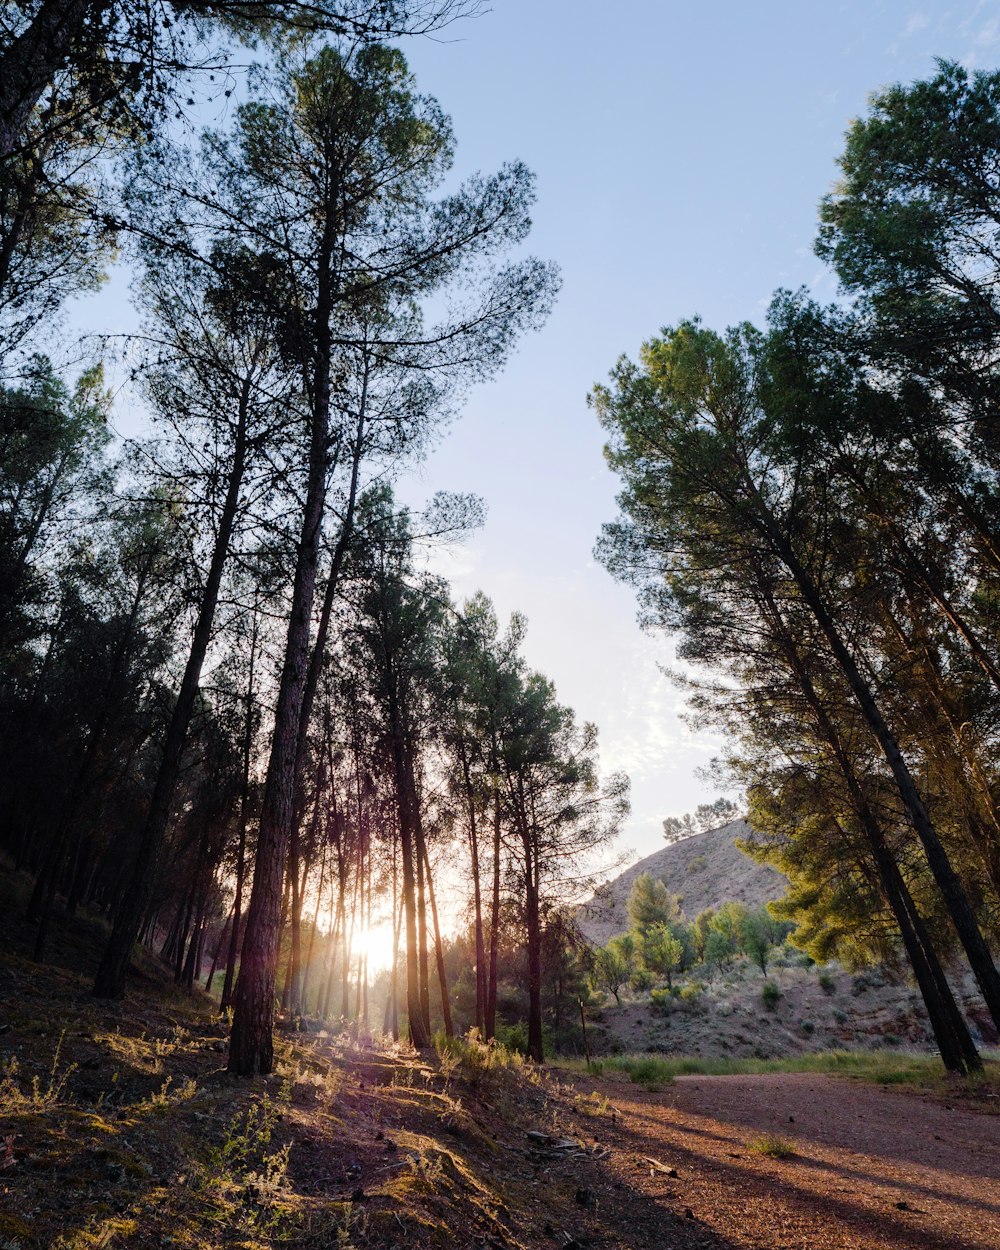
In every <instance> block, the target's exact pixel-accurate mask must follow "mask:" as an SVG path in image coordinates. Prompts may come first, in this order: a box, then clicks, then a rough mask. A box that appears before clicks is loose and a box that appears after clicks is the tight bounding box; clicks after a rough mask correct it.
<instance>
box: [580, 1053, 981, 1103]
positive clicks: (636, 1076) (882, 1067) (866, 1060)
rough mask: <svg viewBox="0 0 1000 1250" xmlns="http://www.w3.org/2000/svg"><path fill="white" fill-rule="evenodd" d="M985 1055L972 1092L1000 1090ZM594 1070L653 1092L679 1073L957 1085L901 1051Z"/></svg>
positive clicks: (618, 1063)
mask: <svg viewBox="0 0 1000 1250" xmlns="http://www.w3.org/2000/svg"><path fill="white" fill-rule="evenodd" d="M983 1058H984V1061H985V1064H986V1067H985V1070H984V1071H983V1072H982V1073H981V1074H977V1075H975V1076H970V1077H966V1078H964V1079H963V1080H962V1081H961V1086H962V1088H965V1089H968V1090H969V1091H970V1092H982V1093H987V1092H991V1091H993V1092H998V1093H1000V1053H998V1052H995V1051H991V1052H988V1053H984V1055H983ZM565 1066H567V1067H570V1068H580V1069H582V1068H583V1064H582V1063H581V1062H580V1061H566V1063H565ZM590 1070H591V1071H592V1072H593V1073H595V1074H598V1075H599V1074H600V1073H601V1072H623V1073H625V1075H627V1076H628V1077H629V1078H630V1079H631V1080H632V1081H633V1082H634V1083H635V1084H636V1085H641V1086H643V1087H644V1088H645V1089H650V1090H656V1089H659V1088H661V1087H662V1086H664V1085H669V1084H670V1082H671V1081H672V1080H673V1079H674V1078H675V1077H678V1076H754V1075H758V1074H763V1073H768V1072H815V1073H818V1074H825V1075H829V1076H845V1077H852V1078H854V1079H855V1080H860V1081H867V1082H869V1083H871V1084H875V1085H913V1086H919V1087H921V1088H937V1087H940V1088H942V1089H950V1088H953V1087H954V1086H955V1083H956V1078H954V1077H950V1076H949V1075H948V1074H947V1073H946V1072H945V1070H944V1068H943V1066H942V1064H941V1060H940V1059H939V1058H937V1057H936V1056H934V1055H926V1054H917V1053H915V1052H913V1051H899V1050H878V1051H860V1050H856V1051H849V1050H829V1051H820V1052H818V1053H816V1054H807V1055H795V1056H792V1057H789V1058H786V1059H702V1058H699V1057H696V1056H677V1057H676V1058H675V1057H668V1056H663V1055H611V1056H608V1057H607V1058H602V1059H599V1060H594V1062H593V1063H592V1064H591V1068H590Z"/></svg>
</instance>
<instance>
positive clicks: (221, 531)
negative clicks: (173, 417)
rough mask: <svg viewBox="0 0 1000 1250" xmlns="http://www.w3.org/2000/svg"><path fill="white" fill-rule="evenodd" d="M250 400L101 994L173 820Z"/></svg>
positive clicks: (138, 915)
mask: <svg viewBox="0 0 1000 1250" xmlns="http://www.w3.org/2000/svg"><path fill="white" fill-rule="evenodd" d="M249 405H250V383H249V381H246V382H244V385H243V390H242V394H241V396H240V402H239V414H238V420H237V430H236V438H235V441H234V445H233V463H232V468H231V471H230V474H229V480H228V482H227V484H226V497H225V500H224V502H223V505H222V511H221V513H220V515H219V528H218V531H217V533H216V536H215V545H214V547H213V549H212V559H211V562H210V564H209V570H208V576H207V578H206V579H205V587H204V590H203V591H202V596H201V604H200V606H199V608H198V619H197V621H196V623H195V628H194V634H193V635H192V639H191V650H190V652H189V653H188V659H187V663H186V664H185V666H184V676H183V677H182V679H181V687H180V690H179V691H178V694H177V701H176V702H175V704H174V708H173V712H172V713H171V716H170V724H169V725H168V727H167V734H166V738H165V740H164V743H163V756H162V758H161V760H160V767H159V770H158V772H157V775H156V782H155V784H154V786H153V794H152V797H151V798H150V802H149V809H148V811H147V813H146V820H145V822H144V824H143V827H142V832H141V834H140V836H139V845H138V849H137V851H136V856H135V859H134V861H133V867H132V872H131V879H130V881H129V885H128V888H127V889H126V890H125V892H124V894H123V896H122V897H121V899H120V903H119V907H118V911H117V913H116V916H115V923H114V927H113V928H112V930H111V935H110V937H109V939H108V943H107V946H106V947H105V950H104V955H103V957H102V959H101V963H100V967H99V968H98V970H97V977H96V979H95V981H94V993H95V994H96V995H97V996H98V997H100V998H120V997H121V996H122V994H124V992H125V974H126V972H127V970H128V962H129V960H130V959H131V957H132V948H133V947H134V945H135V941H136V938H137V937H138V935H139V929H140V928H141V926H142V918H143V916H144V915H145V913H146V909H147V907H148V906H149V900H150V897H151V895H152V892H153V884H154V882H155V881H156V868H157V859H158V857H159V853H160V848H161V846H162V844H163V837H164V834H165V833H166V830H167V825H168V824H169V823H170V813H171V807H172V804H173V797H174V790H175V788H176V785H177V778H178V776H179V775H180V769H181V757H182V755H183V753H184V745H185V743H186V742H187V735H188V728H189V726H190V724H191V717H192V715H193V713H194V706H195V700H196V698H197V695H198V684H199V682H200V681H201V670H202V666H203V665H204V663H205V655H206V653H207V651H208V645H209V642H210V641H211V638H212V629H213V625H214V622H215V610H216V607H217V605H218V602H219V590H220V588H221V586H222V574H223V571H224V569H225V565H226V560H227V559H228V556H229V545H230V542H231V541H232V536H233V529H234V527H235V524H236V515H237V510H238V508H239V498H240V488H241V487H242V484H243V476H244V473H245V470H246V454H247V423H248V417H249Z"/></svg>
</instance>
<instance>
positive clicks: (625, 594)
mask: <svg viewBox="0 0 1000 1250" xmlns="http://www.w3.org/2000/svg"><path fill="white" fill-rule="evenodd" d="M404 50H405V52H406V55H407V57H408V59H409V62H410V65H411V68H412V69H413V71H414V73H415V75H416V78H417V83H418V86H419V88H420V89H421V90H422V91H424V92H426V93H429V94H431V95H434V96H436V97H437V99H438V100H439V101H440V103H441V105H442V107H443V108H444V109H445V110H446V111H447V112H448V113H449V114H450V115H451V117H452V120H453V123H454V128H455V133H456V137H457V153H456V167H455V173H456V176H466V175H468V174H471V173H473V172H475V171H477V170H482V171H484V172H486V171H490V170H493V169H495V168H496V167H497V166H498V165H499V164H500V163H501V162H503V161H505V160H512V159H519V160H523V161H524V162H526V163H527V165H528V166H529V167H530V168H531V169H533V170H534V172H535V174H536V176H537V192H538V200H537V204H536V206H535V210H534V212H533V220H534V228H533V231H532V234H531V239H530V242H529V249H528V250H530V251H532V252H533V253H535V254H536V255H538V256H541V257H544V258H546V259H551V260H554V261H556V262H557V263H558V265H559V266H560V268H561V271H562V279H563V285H562V290H561V293H560V296H559V299H558V302H557V304H556V307H555V309H554V311H553V313H552V315H551V317H550V318H549V320H548V322H547V324H546V326H545V327H544V329H543V330H541V331H540V332H538V333H536V334H534V335H532V336H530V337H529V338H527V339H525V340H523V342H522V343H521V345H520V348H519V350H518V352H517V353H516V355H515V356H514V358H513V359H512V360H511V361H510V363H509V364H508V366H507V367H506V369H505V370H504V372H503V373H502V375H501V376H500V377H499V378H498V379H496V380H495V381H492V382H490V383H489V384H487V385H484V386H481V387H479V388H478V389H476V390H475V391H473V392H472V394H471V396H470V398H469V400H468V403H467V405H466V407H465V410H464V411H463V413H462V414H461V416H460V417H459V419H458V420H457V421H456V422H455V424H454V425H453V426H452V427H451V428H450V430H449V431H448V433H447V435H446V437H444V438H443V439H442V441H441V442H440V444H439V446H438V447H437V448H436V449H435V450H434V451H433V452H432V453H431V454H430V455H429V456H428V457H427V458H426V460H425V461H424V462H423V464H422V465H420V466H419V468H418V469H416V470H414V471H411V472H410V473H409V474H408V475H407V477H406V478H405V479H404V481H403V482H401V483H400V488H399V493H400V495H401V496H402V498H403V499H404V500H405V501H407V502H409V503H411V504H415V505H419V504H420V503H421V502H422V501H424V500H425V499H427V498H429V497H430V496H431V495H432V494H433V493H435V492H436V491H439V490H452V491H462V492H470V491H471V492H475V493H476V494H479V495H480V496H482V498H483V499H484V500H485V502H486V504H487V507H488V519H487V522H486V524H485V526H484V527H483V529H482V530H481V531H480V532H479V533H478V534H476V535H475V536H474V537H473V538H472V539H471V540H469V541H467V542H466V543H465V544H464V545H463V546H461V547H458V548H455V549H452V550H451V551H450V552H449V553H448V554H446V555H442V556H440V557H439V568H440V571H441V572H443V573H445V574H446V575H447V576H448V577H449V579H450V580H451V582H452V585H453V588H454V591H455V594H456V596H457V597H458V598H464V597H467V596H468V595H471V594H472V593H473V592H474V591H475V590H477V589H482V590H484V591H485V592H486V593H487V594H488V595H489V596H490V597H491V598H492V599H493V601H494V603H495V604H496V606H497V609H498V611H499V613H500V614H501V618H503V617H505V616H507V615H508V614H509V613H510V612H512V611H514V610H517V611H521V612H523V613H524V614H525V615H526V616H527V618H528V635H527V639H526V643H525V654H526V656H527V659H528V662H529V663H530V664H531V665H532V667H534V668H537V669H539V670H540V671H542V672H543V673H545V674H546V675H547V676H548V677H550V678H551V679H552V680H553V681H554V682H555V684H556V688H557V691H558V695H559V698H560V700H561V701H562V702H564V703H568V704H569V705H571V706H572V707H574V708H575V709H576V711H577V714H578V716H579V717H580V718H581V719H583V720H589V721H594V722H595V723H596V724H597V725H598V726H599V728H600V740H601V759H602V765H603V766H604V767H605V768H608V769H624V770H625V771H627V772H628V773H629V774H630V776H631V779H632V804H633V811H632V816H631V818H630V820H629V822H628V824H627V826H626V828H625V830H624V833H623V836H622V838H621V840H620V843H619V846H618V848H617V849H618V850H619V851H629V852H631V854H632V857H638V856H644V855H648V854H650V853H651V852H652V851H654V850H656V849H658V847H659V846H662V821H663V818H664V817H665V816H668V815H679V814H681V813H683V812H685V811H690V810H692V809H693V808H694V807H695V806H696V805H697V804H698V803H701V802H705V801H707V800H709V799H712V798H715V797H716V796H717V795H718V794H719V792H720V791H719V787H718V786H717V785H716V784H713V783H712V782H710V781H708V780H705V779H704V778H702V777H701V776H700V775H699V770H700V769H703V768H704V767H705V766H706V765H708V764H709V763H710V761H711V760H712V758H713V757H714V756H716V755H718V754H719V752H720V751H721V750H722V748H723V746H724V744H723V743H722V742H721V741H720V740H718V739H717V738H714V737H713V736H712V735H711V734H709V733H706V732H705V731H700V732H695V731H693V730H692V729H690V728H689V727H688V726H687V725H686V724H685V722H684V720H683V710H684V708H683V700H684V696H683V693H682V692H680V691H679V690H678V689H676V687H675V686H674V685H673V684H672V683H671V681H670V680H669V678H668V677H667V676H666V675H665V674H664V673H663V672H662V670H661V666H664V665H665V666H669V665H670V664H671V663H672V659H673V653H672V648H671V644H670V640H669V639H666V638H663V637H662V636H661V637H647V636H645V635H643V634H642V633H641V632H640V630H639V628H638V626H637V624H636V622H635V601H634V597H633V594H632V592H631V591H630V590H628V588H626V587H623V586H620V585H618V584H617V583H615V582H614V581H613V580H612V578H611V577H610V575H609V574H608V573H607V572H606V571H605V570H604V569H603V568H602V567H601V566H600V565H598V564H597V563H596V562H595V560H594V558H593V554H592V553H593V546H594V543H595V541H596V539H597V537H598V534H599V532H600V528H601V525H602V524H603V523H605V522H608V521H610V520H612V519H613V518H614V516H615V511H616V508H615V491H616V483H615V479H614V477H613V476H612V474H611V473H610V471H609V470H608V469H607V467H606V466H605V463H604V460H603V457H602V434H601V430H600V428H599V426H598V424H597V421H596V418H595V417H594V414H593V413H592V412H591V411H590V410H589V409H588V407H587V402H586V400H587V394H588V392H589V390H590V389H591V387H592V386H593V385H594V384H595V383H596V382H600V381H603V380H604V379H605V378H606V377H607V374H608V371H609V370H610V369H611V367H612V366H613V365H614V363H615V360H616V359H617V358H618V357H619V356H620V355H621V354H622V353H625V354H628V355H634V354H635V353H636V352H637V350H638V348H639V346H640V345H641V343H642V342H643V340H644V339H646V338H649V337H650V336H652V335H654V334H656V333H657V332H658V331H659V330H660V329H661V328H662V327H664V326H667V325H671V324H674V323H676V322H677V321H678V320H679V319H681V318H683V317H688V316H691V315H693V314H700V315H701V317H702V318H703V320H704V321H705V323H706V324H707V325H709V326H711V327H714V328H717V329H721V328H723V327H725V326H726V325H730V324H733V323H735V322H739V321H743V320H751V321H758V322H759V321H760V320H761V319H762V317H763V315H764V312H765V309H766V307H767V304H768V302H769V300H770V297H771V295H772V293H773V292H774V291H775V290H776V289H777V288H779V287H791V288H795V287H799V286H803V285H804V286H808V287H809V288H810V289H811V290H812V292H813V294H814V295H815V296H816V297H817V298H819V299H821V300H829V299H832V298H834V297H835V296H836V293H837V292H836V286H835V283H834V281H833V279H832V278H831V276H830V274H829V273H828V272H827V271H826V270H825V269H824V267H823V266H822V265H821V263H820V262H819V261H818V260H817V258H816V257H815V255H814V254H813V251H812V244H813V239H814V236H815V231H816V222H817V207H818V204H819V201H820V199H821V197H822V196H823V195H824V194H825V193H826V192H828V191H829V190H830V189H831V188H832V186H833V184H834V182H835V180H836V176H837V168H836V159H837V156H838V154H839V152H840V151H841V149H842V147H843V138H844V133H845V131H846V129H847V126H848V125H849V123H850V121H851V119H852V118H855V117H858V116H860V115H862V114H863V113H864V111H865V108H866V101H867V99H868V97H869V95H870V93H871V92H873V91H875V90H877V89H878V88H879V87H882V86H886V85H888V84H890V83H893V82H898V81H903V82H906V81H911V80H914V79H917V78H924V77H928V76H930V75H931V74H933V72H934V69H935V66H934V58H935V57H943V58H947V59H954V60H958V61H961V62H963V63H964V64H966V65H968V66H970V67H973V68H989V69H992V68H995V67H997V66H1000V10H998V8H997V6H996V5H995V4H988V3H981V2H978V0H977V2H971V0H966V2H956V3H953V4H949V3H946V2H939V3H935V4H924V5H917V6H915V5H913V4H910V3H898V2H897V3H894V2H892V0H882V2H879V0H849V2H845V3H840V4H837V3H824V4H820V3H809V2H807V3H803V0H756V3H753V4H748V3H746V0H703V2H702V3H700V4H693V3H691V2H690V0H684V2H681V0H659V2H655V0H619V3H618V4H616V5H609V4H607V3H606V2H605V3H600V4H598V3H595V2H593V0H533V2H531V0H493V5H492V8H491V9H490V10H488V11H486V12H484V13H483V14H482V16H480V17H478V18H476V19H475V20H467V21H464V22H461V23H459V24H457V25H455V26H453V27H451V28H449V29H448V30H446V31H445V32H443V33H442V34H441V35H439V36H438V37H437V38H434V39H429V38H423V39H416V40H409V41H407V42H406V44H405V49H404ZM122 290H123V287H122V283H121V279H118V280H116V281H115V282H113V283H112V284H111V286H110V287H109V289H108V290H107V291H106V292H105V293H104V294H103V295H102V296H100V297H97V299H95V300H93V301H92V302H91V303H90V304H89V305H88V306H86V308H81V309H80V310H78V311H77V313H76V314H75V317H76V318H77V319H80V318H81V317H82V320H83V321H84V322H85V323H86V324H87V326H88V328H90V329H100V328H102V325H103V326H104V328H108V329H119V330H120V329H121V328H122V326H121V324H120V321H121V316H122V311H121V310H122V301H123V295H122ZM115 323H119V324H115ZM125 424H126V425H128V424H129V423H128V421H125Z"/></svg>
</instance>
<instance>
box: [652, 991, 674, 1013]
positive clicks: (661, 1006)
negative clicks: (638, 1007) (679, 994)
mask: <svg viewBox="0 0 1000 1250" xmlns="http://www.w3.org/2000/svg"><path fill="white" fill-rule="evenodd" d="M649 1003H650V1006H651V1007H652V1009H653V1010H654V1011H656V1012H659V1013H660V1015H663V1016H669V1015H670V1013H671V1012H672V1011H673V1009H674V995H673V993H672V992H671V991H670V990H668V989H662V990H653V992H652V993H651V994H650V996H649Z"/></svg>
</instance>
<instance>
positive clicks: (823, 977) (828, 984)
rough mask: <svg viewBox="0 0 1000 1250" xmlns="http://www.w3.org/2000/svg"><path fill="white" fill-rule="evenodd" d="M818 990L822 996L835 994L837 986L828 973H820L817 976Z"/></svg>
mask: <svg viewBox="0 0 1000 1250" xmlns="http://www.w3.org/2000/svg"><path fill="white" fill-rule="evenodd" d="M819 988H820V989H821V990H822V991H823V993H824V994H833V993H836V990H837V985H836V982H835V981H834V979H833V977H832V976H830V974H829V972H821V973H820V974H819Z"/></svg>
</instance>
